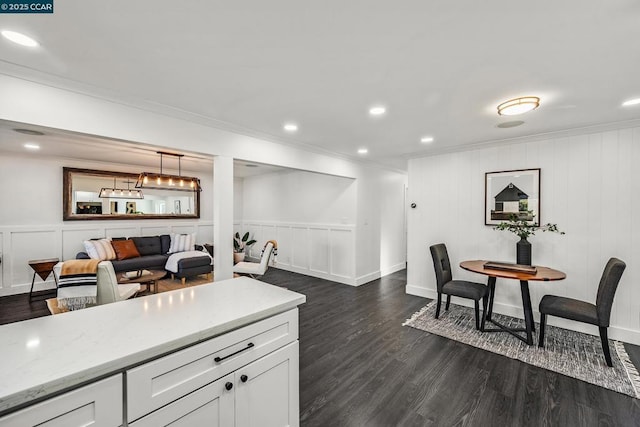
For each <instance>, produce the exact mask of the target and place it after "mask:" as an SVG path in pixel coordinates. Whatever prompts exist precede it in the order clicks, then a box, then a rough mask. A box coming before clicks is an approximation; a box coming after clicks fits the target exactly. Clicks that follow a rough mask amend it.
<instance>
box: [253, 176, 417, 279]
mask: <svg viewBox="0 0 640 427" xmlns="http://www.w3.org/2000/svg"><path fill="white" fill-rule="evenodd" d="M405 183H406V176H405V175H404V174H398V173H392V172H379V171H377V172H376V173H365V174H363V175H362V176H361V177H360V178H358V179H355V180H354V179H349V178H342V177H337V176H331V175H323V174H317V173H310V172H304V171H296V170H291V171H285V172H278V173H273V174H267V175H261V176H256V177H249V178H245V179H244V183H243V208H244V214H243V220H242V226H241V228H242V227H244V228H243V230H246V231H250V232H251V233H252V234H255V236H256V238H257V239H258V243H256V245H255V246H254V247H253V248H252V250H251V251H250V254H251V255H252V256H259V254H260V249H261V248H262V244H263V243H264V241H266V240H269V239H271V238H276V239H277V240H278V264H277V266H278V267H279V268H283V269H286V270H290V271H295V272H299V273H303V274H308V275H311V276H316V277H322V278H326V279H329V280H334V281H337V282H340V283H345V284H349V285H361V284H363V283H366V282H368V281H370V280H373V279H376V278H378V277H380V275H381V274H389V273H392V272H394V271H397V270H400V269H402V268H404V267H405V247H406V246H405V236H404V232H403V227H404V219H403V218H404V211H403V204H404V198H403V196H404V186H405ZM364 190H367V192H364ZM358 191H360V192H362V194H359V193H358ZM356 260H357V261H356Z"/></svg>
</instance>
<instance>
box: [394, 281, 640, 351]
mask: <svg viewBox="0 0 640 427" xmlns="http://www.w3.org/2000/svg"><path fill="white" fill-rule="evenodd" d="M406 292H407V294H409V295H415V296H419V297H423V298H429V299H437V298H438V293H437V292H436V290H435V289H427V288H423V287H419V286H412V285H409V284H407V286H406ZM451 301H452V302H453V303H454V304H458V305H463V306H466V307H473V302H472V301H471V300H469V299H466V298H456V297H452V298H451ZM532 308H533V318H534V320H535V321H536V322H539V321H540V312H538V310H537V307H532ZM493 311H494V313H498V314H505V315H507V316H511V317H516V318H519V319H522V318H523V317H524V313H523V312H522V307H521V306H515V305H511V304H504V303H499V302H497V301H496V302H494V304H493ZM547 324H549V325H552V326H557V327H559V328H564V329H569V330H572V331H578V332H583V333H585V334H591V335H596V336H599V333H598V327H597V326H594V325H589V324H587V323H582V322H575V321H573V320H567V319H563V318H560V317H554V316H548V317H547ZM609 338H610V339H613V340H617V341H622V342H626V343H630V344H635V345H640V331H635V330H632V329H626V328H621V327H618V326H610V327H609Z"/></svg>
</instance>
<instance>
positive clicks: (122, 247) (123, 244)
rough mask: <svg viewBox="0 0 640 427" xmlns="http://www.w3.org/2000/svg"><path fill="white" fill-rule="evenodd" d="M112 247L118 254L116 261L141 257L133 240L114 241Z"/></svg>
mask: <svg viewBox="0 0 640 427" xmlns="http://www.w3.org/2000/svg"><path fill="white" fill-rule="evenodd" d="M111 246H113V250H114V251H115V252H116V259H118V260H123V259H129V258H138V257H139V256H140V252H138V249H137V247H136V244H135V243H134V242H133V240H117V241H112V242H111Z"/></svg>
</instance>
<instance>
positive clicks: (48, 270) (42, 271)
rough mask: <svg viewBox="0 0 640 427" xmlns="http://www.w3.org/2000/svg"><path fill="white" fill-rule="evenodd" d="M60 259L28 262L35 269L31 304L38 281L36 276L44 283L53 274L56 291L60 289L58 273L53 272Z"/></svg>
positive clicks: (32, 280) (30, 293)
mask: <svg viewBox="0 0 640 427" xmlns="http://www.w3.org/2000/svg"><path fill="white" fill-rule="evenodd" d="M59 262H60V260H59V259H58V258H47V259H32V260H31V261H28V263H29V266H30V267H31V268H32V269H33V278H31V289H30V290H29V302H31V298H32V294H33V284H34V282H35V280H36V274H37V275H38V276H40V278H41V279H42V280H43V281H44V280H47V277H49V275H50V274H53V280H54V281H55V282H56V289H57V288H58V278H57V277H56V273H54V272H53V266H54V265H56V264H57V263H59Z"/></svg>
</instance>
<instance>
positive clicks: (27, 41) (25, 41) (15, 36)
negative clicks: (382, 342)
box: [2, 30, 39, 47]
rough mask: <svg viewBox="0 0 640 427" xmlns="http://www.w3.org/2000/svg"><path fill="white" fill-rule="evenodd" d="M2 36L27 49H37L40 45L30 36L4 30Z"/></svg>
mask: <svg viewBox="0 0 640 427" xmlns="http://www.w3.org/2000/svg"><path fill="white" fill-rule="evenodd" d="M2 36H3V37H4V38H5V39H7V40H10V41H12V42H14V43H16V44H19V45H21V46H26V47H37V46H38V45H39V43H38V42H37V41H35V40H34V39H32V38H31V37H29V36H26V35H24V34H22V33H18V32H16V31H9V30H3V31H2Z"/></svg>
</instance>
